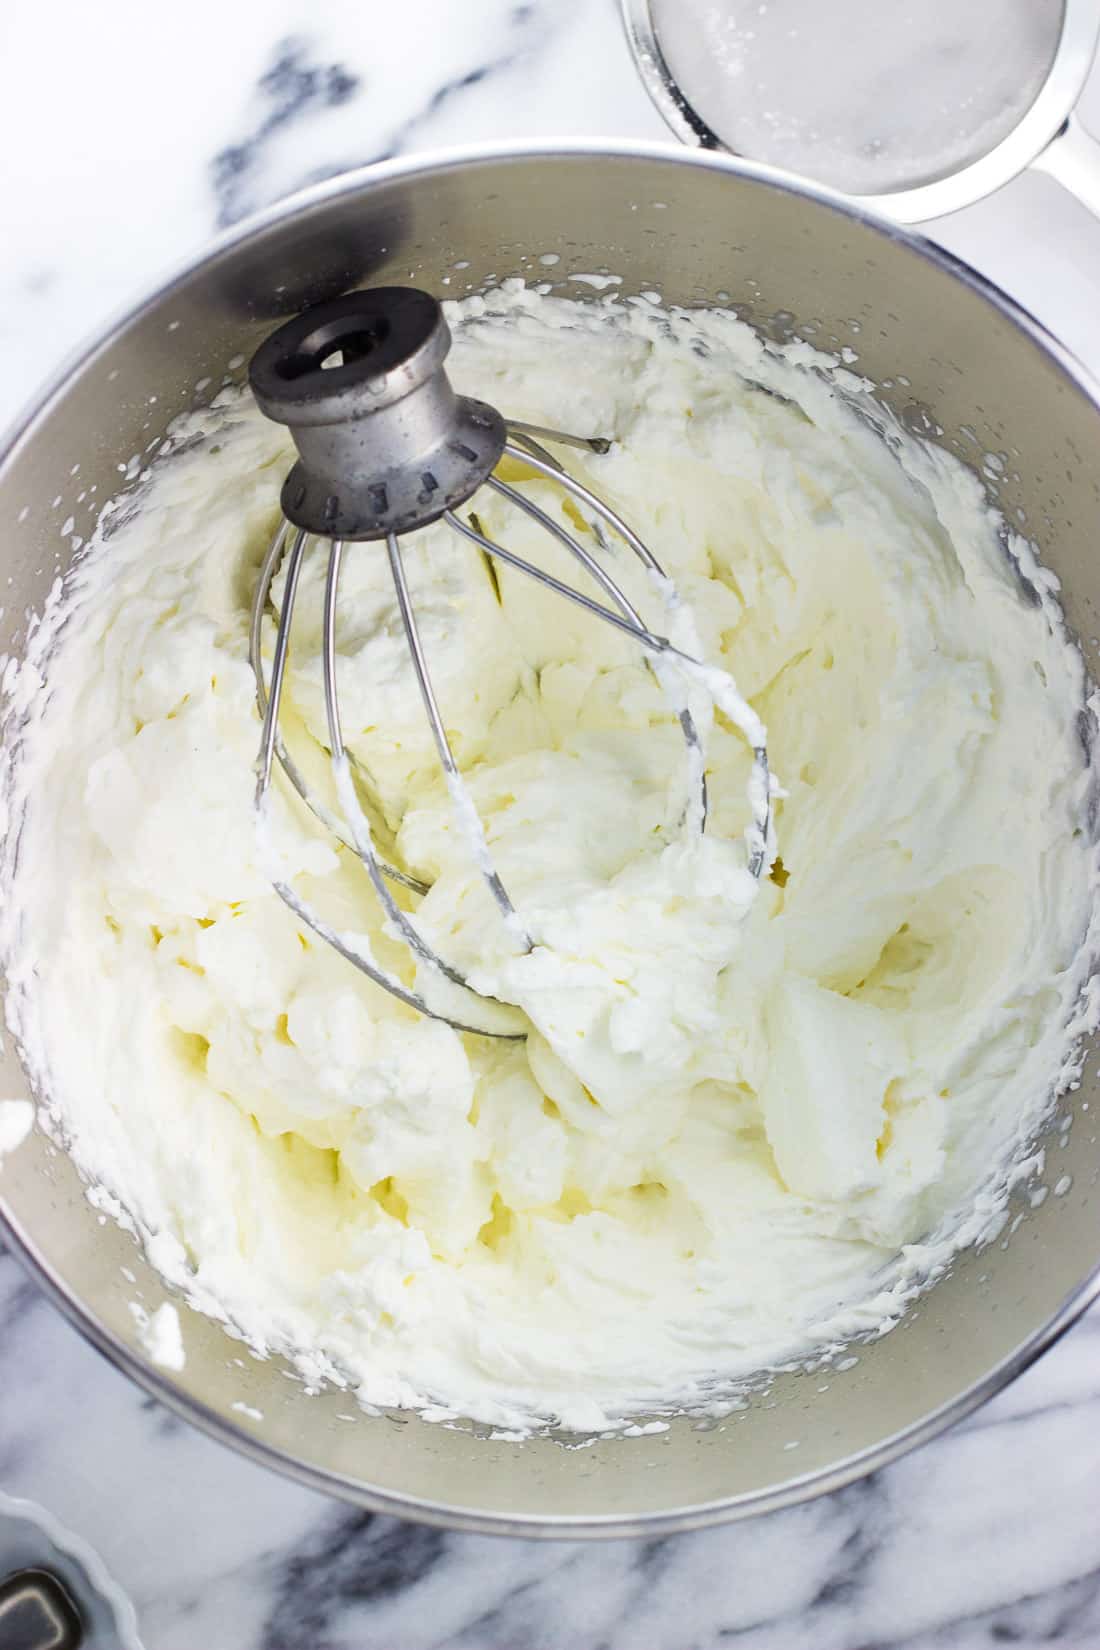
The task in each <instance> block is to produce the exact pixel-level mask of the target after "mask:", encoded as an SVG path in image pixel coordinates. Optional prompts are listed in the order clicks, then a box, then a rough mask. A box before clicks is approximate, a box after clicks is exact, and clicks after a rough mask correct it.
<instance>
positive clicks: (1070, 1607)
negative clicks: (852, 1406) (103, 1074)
mask: <svg viewBox="0 0 1100 1650" xmlns="http://www.w3.org/2000/svg"><path fill="white" fill-rule="evenodd" d="M804 3H809V0H804ZM0 41H2V42H3V47H2V50H0V154H2V155H3V156H4V165H3V178H4V185H3V198H4V216H5V227H6V234H5V236H4V239H3V243H2V245H0V360H2V361H3V366H4V370H3V373H2V374H0V423H2V422H4V421H6V419H7V418H9V417H11V416H13V415H14V414H15V413H16V412H17V410H18V407H19V405H20V403H21V402H22V401H24V400H25V399H26V398H27V397H28V396H30V395H31V394H32V393H33V391H34V389H35V386H36V384H37V382H39V381H40V380H41V379H42V378H43V377H44V376H45V375H46V374H47V373H48V372H50V371H51V370H52V369H53V368H54V367H55V365H56V364H57V362H58V361H59V360H60V359H61V358H62V357H63V355H64V354H65V353H66V352H67V351H68V350H69V349H70V348H72V347H73V346H74V345H75V344H76V343H77V342H78V341H79V340H80V338H81V337H82V336H83V335H85V334H86V333H88V332H89V331H90V330H91V329H92V328H94V327H96V326H98V325H99V324H100V323H101V322H102V321H103V320H104V319H105V318H106V317H107V316H109V315H110V314H111V313H112V312H113V311H115V310H117V309H119V308H121V307H122V306H123V305H125V304H126V303H127V302H128V301H129V300H131V299H132V298H134V297H135V296H137V295H138V294H139V293H140V292H141V291H142V289H143V288H144V287H145V286H147V285H148V284H149V283H150V282H151V281H152V280H153V279H154V278H155V277H156V276H157V275H158V274H159V273H161V272H162V271H163V270H165V269H166V268H167V267H169V266H171V265H172V264H173V263H174V262H176V261H178V260H180V259H182V258H183V257H185V256H187V255H188V254H189V253H191V252H193V251H195V250H197V249H198V248H199V247H200V246H201V245H202V243H203V242H204V240H206V239H207V238H209V237H210V236H211V235H212V234H213V233H214V232H215V231H216V230H217V229H218V228H219V227H223V226H225V225H227V224H230V223H233V222H235V221H236V220H238V219H239V218H241V217H242V216H244V215H245V214H247V213H248V212H250V211H252V210H253V209H255V208H256V207H258V206H260V205H262V204H264V203H265V202H267V201H270V200H272V199H274V198H276V197H277V196H279V195H281V194H284V193H286V192H287V191H288V190H290V189H292V188H294V187H296V186H297V185H299V184H301V183H304V182H308V181H312V180H314V179H317V178H319V177H324V176H328V175H330V174H331V173H334V172H338V171H341V170H343V169H344V168H346V167H349V166H353V165H360V164H363V163H365V162H370V161H374V160H378V159H381V158H383V157H385V156H389V155H396V154H402V153H408V152H411V151H413V150H418V149H425V148H433V147H439V146H445V145H448V144H455V143H469V142H474V141H477V140H479V139H501V138H510V137H536V136H539V135H563V134H585V135H593V134H597V135H610V136H626V137H642V138H649V139H658V140H661V139H664V138H665V137H666V136H667V134H666V132H665V130H664V127H663V126H662V124H661V122H660V120H659V118H658V116H657V115H656V114H655V112H654V111H653V109H652V108H651V106H650V104H649V101H648V99H647V97H646V95H645V93H644V92H643V90H642V89H641V86H640V84H639V83H638V81H637V79H636V77H635V75H634V71H633V67H632V64H631V61H630V58H629V55H628V52H627V49H626V46H625V43H624V40H623V38H622V35H621V31H620V26H619V21H618V13H617V8H616V5H615V3H614V0H477V3H476V4H474V5H466V6H463V7H459V6H457V5H455V4H454V3H453V0H452V3H450V4H449V3H448V0H403V4H402V5H401V6H400V7H389V6H387V7H385V8H383V6H382V5H381V3H380V0H361V3H360V4H358V5H356V6H354V7H353V6H349V5H348V4H347V3H346V0H312V4H311V5H309V6H306V5H304V4H302V0H264V3H263V4H262V5H261V4H260V3H259V0H236V4H227V3H226V0H189V4H188V5H187V6H186V7H173V8H151V7H149V6H148V5H147V4H146V3H144V0H142V3H141V4H138V0H112V3H111V4H109V5H107V6H105V7H92V6H84V5H81V4H79V0H39V3H38V4H37V5H28V4H23V5H21V6H18V7H9V8H7V9H6V10H5V12H4V15H3V19H2V21H0ZM1084 113H1085V116H1086V120H1089V119H1090V117H1091V124H1092V125H1093V126H1097V125H1100V121H1098V119H1097V115H1098V114H1100V77H1098V76H1095V75H1094V77H1093V81H1092V83H1091V85H1090V87H1089V88H1088V90H1087V92H1086V101H1085V105H1084ZM932 232H933V233H934V234H935V236H936V238H938V239H939V240H941V241H943V242H944V243H945V244H947V245H948V246H950V247H951V248H952V249H953V250H955V251H956V252H958V253H960V254H961V255H962V256H964V257H966V258H968V259H969V260H970V261H971V262H972V263H974V264H975V265H977V266H978V267H979V268H981V269H982V270H984V271H985V272H987V273H988V274H990V275H992V276H993V278H994V279H996V280H997V281H998V282H1000V284H1001V285H1002V286H1004V287H1006V288H1007V289H1008V290H1009V291H1011V292H1012V293H1013V294H1014V295H1015V296H1016V297H1017V298H1018V299H1020V300H1021V301H1022V302H1023V303H1024V304H1025V305H1027V306H1028V307H1029V308H1030V309H1031V310H1032V311H1033V312H1034V313H1035V314H1036V315H1038V316H1039V318H1040V319H1041V320H1043V321H1045V322H1046V323H1047V325H1048V326H1050V327H1051V328H1052V329H1053V330H1054V331H1056V332H1057V333H1058V334H1059V335H1060V337H1061V338H1062V339H1063V340H1064V341H1065V342H1066V343H1067V344H1068V345H1069V346H1070V347H1071V348H1072V349H1074V350H1075V351H1076V352H1077V353H1078V354H1079V355H1080V356H1081V358H1082V359H1083V360H1085V361H1086V362H1087V363H1088V364H1090V365H1091V366H1092V368H1093V370H1094V371H1097V372H1100V224H1098V223H1095V222H1093V221H1092V220H1091V219H1089V218H1088V217H1087V216H1086V214H1085V213H1084V212H1083V210H1082V209H1081V208H1080V207H1079V206H1077V205H1076V203H1075V202H1073V201H1072V200H1070V199H1069V198H1068V197H1064V196H1062V195H1060V194H1059V192H1058V190H1057V188H1056V186H1055V185H1054V184H1052V183H1050V182H1049V181H1048V180H1047V179H1045V178H1043V177H1039V176H1029V177H1025V178H1022V179H1020V180H1018V181H1017V182H1016V183H1014V184H1012V185H1010V186H1009V187H1008V188H1007V189H1006V190H1004V191H1002V192H1001V194H1000V195H999V196H997V197H996V198H995V199H993V200H991V201H988V202H985V203H983V204H982V205H980V206H977V207H974V208H971V209H970V210H969V211H967V212H965V213H962V214H959V215H957V216H956V217H955V218H953V219H951V220H949V221H947V222H944V223H942V224H940V225H938V226H936V228H935V229H934V230H933V231H932ZM1098 1475H1100V1316H1098V1315H1097V1314H1096V1313H1094V1314H1093V1315H1092V1316H1091V1317H1090V1318H1087V1319H1086V1320H1085V1321H1083V1322H1082V1323H1081V1324H1080V1325H1078V1327H1077V1328H1076V1329H1074V1330H1073V1331H1071V1333H1070V1334H1068V1335H1067V1336H1066V1337H1065V1338H1064V1339H1063V1340H1062V1341H1061V1342H1060V1343H1059V1344H1058V1345H1057V1346H1056V1347H1054V1348H1053V1350H1052V1351H1050V1352H1049V1353H1048V1354H1047V1355H1046V1357H1045V1358H1044V1359H1043V1360H1042V1361H1041V1362H1040V1363H1039V1364H1038V1365H1036V1366H1035V1367H1034V1368H1033V1369H1032V1370H1031V1371H1029V1372H1028V1373H1027V1374H1026V1375H1025V1376H1024V1377H1022V1378H1021V1379H1020V1380H1019V1381H1017V1382H1016V1383H1015V1385H1014V1386H1013V1387H1012V1388H1011V1389H1010V1390H1009V1391H1007V1392H1006V1393H1004V1394H1003V1395H1002V1396H1001V1397H1000V1398H998V1399H997V1400H995V1401H994V1402H993V1403H992V1404H990V1405H988V1406H987V1407H986V1408H984V1409H983V1410H981V1411H980V1412H979V1413H978V1414H977V1415H976V1416H975V1417H973V1418H972V1419H971V1420H970V1421H969V1422H967V1423H965V1424H963V1425H961V1426H959V1427H956V1428H955V1429H954V1430H953V1431H951V1432H950V1433H948V1434H947V1435H946V1436H944V1437H942V1438H940V1439H939V1440H938V1441H936V1442H935V1443H933V1444H931V1445H929V1446H927V1447H926V1448H924V1449H923V1450H921V1451H919V1452H918V1453H916V1454H915V1455H912V1456H910V1457H908V1458H907V1459H905V1460H902V1461H900V1462H898V1463H896V1464H895V1465H894V1466H892V1467H890V1468H888V1469H886V1470H885V1471H883V1472H881V1473H879V1474H877V1475H875V1476H874V1477H873V1478H872V1479H869V1480H866V1481H864V1482H863V1483H860V1484H856V1485H854V1486H852V1487H851V1488H849V1489H846V1490H844V1491H842V1492H840V1493H839V1494H837V1495H835V1496H832V1497H830V1498H827V1499H823V1500H819V1501H816V1502H814V1503H811V1504H810V1505H807V1506H804V1507H799V1508H795V1509H792V1510H790V1511H787V1512H784V1513H780V1514H775V1515H773V1516H771V1517H768V1518H765V1519H759V1520H756V1521H754V1522H751V1523H749V1524H743V1525H737V1526H732V1527H729V1528H725V1529H719V1530H714V1531H709V1532H705V1533H702V1534H698V1535H692V1536H681V1537H672V1538H667V1539H662V1540H658V1541H652V1542H639V1541H635V1542H621V1543H613V1544H608V1545H599V1544H597V1545H591V1546H586V1545H581V1544H578V1543H566V1544H548V1545H543V1544H537V1543H530V1542H519V1541H501V1540H495V1539H490V1538H482V1537H472V1536H460V1535H455V1534H448V1533H444V1532H440V1531H435V1530H429V1529H424V1528H418V1527H414V1526H411V1525H403V1524H399V1523H396V1522H394V1521H392V1520H389V1519H385V1518H381V1517H374V1516H371V1515H369V1514H365V1513H360V1512H356V1511H353V1510H351V1509H348V1508H346V1507H343V1506H341V1505H338V1504H337V1503H334V1502H329V1501H326V1500H324V1499H322V1498H321V1497H319V1496H316V1495H314V1494H311V1493H310V1492H308V1491H305V1490H302V1489H300V1488H298V1487H296V1486H294V1485H292V1484H290V1483H288V1482H284V1481H283V1480H281V1479H279V1478H276V1477H273V1476H271V1475H269V1474H268V1473H266V1472H264V1471H262V1470H260V1469H259V1468H256V1467H254V1466H251V1465H249V1464H247V1463H246V1462H244V1461H242V1460H239V1459H238V1458H237V1457H235V1456H234V1455H233V1454H231V1453H230V1452H229V1451H227V1450H225V1449H223V1448H221V1447H219V1446H217V1445H215V1444H213V1443H211V1442H209V1441H208V1440H207V1439H206V1438H204V1437H202V1436H200V1435H199V1434H198V1433H196V1432H194V1431H192V1430H191V1429H190V1428H188V1427H187V1426H185V1425H184V1424H183V1423H182V1422H180V1421H178V1420H176V1419H175V1418H174V1417H173V1416H172V1415H170V1414H168V1413H167V1412H166V1411H165V1410H163V1409H162V1408H160V1407H159V1406H158V1405H156V1404H155V1403H154V1402H153V1401H152V1400H150V1399H148V1398H145V1397H144V1396H143V1395H142V1394H141V1393H140V1392H139V1391H138V1390H137V1389H136V1388H134V1387H133V1386H131V1385H130V1384H129V1382H128V1381H126V1380H125V1379H124V1378H123V1377H122V1376H121V1375H119V1374H118V1373H117V1372H116V1371H115V1370H113V1369H112V1368H110V1367H109V1366H108V1365H107V1364H106V1363H104V1362H103V1361H102V1360H101V1359H100V1358H99V1357H98V1356H97V1355H96V1354H95V1353H93V1352H92V1351H91V1350H90V1349H89V1348H88V1347H87V1346H86V1345H85V1344H84V1343H83V1342H82V1341H81V1339H80V1338H79V1336H78V1335H77V1334H76V1332H75V1331H74V1330H73V1329H71V1328H70V1327H69V1326H68V1324H66V1323H65V1322H63V1320H62V1319H61V1318H60V1316H59V1315H58V1314H57V1313H55V1312H54V1310H53V1309H52V1308H51V1307H50V1306H49V1305H47V1303H46V1302H45V1300H44V1299H42V1298H41V1297H40V1296H39V1295H38V1294H37V1293H36V1292H35V1290H34V1289H33V1287H32V1286H31V1285H30V1284H29V1283H27V1282H26V1281H25V1280H24V1278H23V1275H22V1273H21V1272H20V1270H19V1269H18V1267H17V1265H16V1263H15V1261H14V1260H13V1259H12V1258H11V1257H10V1256H8V1255H3V1254H0V1487H2V1488H3V1489H5V1490H7V1491H8V1492H10V1493H12V1494H14V1495H20V1496H26V1497H29V1498H31V1499H33V1500H36V1501H38V1502H40V1503H42V1504H43V1505H45V1506H46V1507H48V1508H49V1509H50V1511H51V1512H52V1513H54V1514H55V1515H56V1516H57V1517H58V1518H59V1519H60V1520H61V1521H62V1522H63V1523H64V1524H66V1525H68V1526H69V1527H70V1528H71V1529H72V1530H74V1531H76V1532H77V1533H78V1534H79V1535H81V1536H83V1537H84V1538H86V1539H87V1540H88V1541H89V1542H91V1544H92V1545H93V1546H94V1547H95V1548H97V1549H98V1551H99V1552H100V1553H101V1555H102V1556H103V1558H104V1559H105V1561H106V1563H107V1565H108V1567H109V1568H110V1570H111V1571H112V1572H113V1574H114V1575H115V1576H116V1577H117V1578H118V1580H119V1581H120V1582H121V1584H122V1586H123V1587H124V1588H125V1589H126V1590H127V1592H128V1593H129V1594H130V1596H131V1597H132V1599H133V1601H134V1603H135V1605H136V1608H137V1612H138V1618H139V1623H140V1628H141V1632H142V1636H143V1639H144V1641H145V1644H146V1646H147V1650H428V1647H432V1650H566V1647H567V1646H568V1647H569V1650H717V1646H719V1645H726V1644H736V1645H739V1646H745V1647H746V1650H796V1647H799V1646H802V1645H807V1646H809V1645H812V1646H814V1647H815V1650H870V1647H885V1646H899V1647H900V1646H904V1647H905V1650H933V1647H935V1650H987V1647H990V1650H991V1647H993V1646H996V1645H1001V1644H1006V1643H1011V1644H1014V1645H1018V1646H1023V1647H1024V1650H1031V1647H1038V1646H1040V1645H1047V1644H1052V1643H1057V1644H1058V1645H1060V1646H1065V1647H1068V1650H1086V1647H1094V1646H1096V1645H1098V1644H1100V1567H1098V1561H1100V1543H1098V1537H1100V1514H1098V1510H1097V1497H1096V1483H1097V1480H1098Z"/></svg>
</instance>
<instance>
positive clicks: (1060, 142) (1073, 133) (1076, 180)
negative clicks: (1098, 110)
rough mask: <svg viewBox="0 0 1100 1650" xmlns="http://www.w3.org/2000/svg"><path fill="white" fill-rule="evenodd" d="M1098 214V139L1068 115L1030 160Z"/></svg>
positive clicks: (1036, 168) (1095, 214)
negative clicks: (1052, 136)
mask: <svg viewBox="0 0 1100 1650" xmlns="http://www.w3.org/2000/svg"><path fill="white" fill-rule="evenodd" d="M1031 165H1032V167H1033V168H1034V170H1035V171H1036V172H1045V173H1046V175H1047V176H1048V177H1050V178H1053V179H1054V181H1055V183H1059V184H1061V186H1062V188H1063V189H1065V190H1068V192H1069V193H1070V194H1071V195H1073V196H1074V197H1075V199H1077V200H1079V201H1080V202H1081V205H1082V206H1084V207H1086V208H1087V210H1088V211H1089V212H1091V213H1092V215H1093V217H1094V218H1100V142H1097V140H1096V138H1094V137H1093V136H1092V135H1091V133H1089V132H1086V130H1085V128H1084V127H1083V126H1082V125H1081V122H1080V121H1079V120H1078V118H1077V116H1076V115H1075V114H1074V115H1070V117H1069V119H1068V120H1067V121H1066V123H1065V125H1064V126H1063V127H1062V130H1061V131H1060V132H1059V133H1058V135H1057V137H1054V138H1052V139H1051V141H1050V142H1049V143H1048V144H1047V146H1046V148H1045V149H1044V150H1043V152H1042V154H1041V155H1037V156H1036V157H1035V159H1034V160H1033V161H1032V163H1031Z"/></svg>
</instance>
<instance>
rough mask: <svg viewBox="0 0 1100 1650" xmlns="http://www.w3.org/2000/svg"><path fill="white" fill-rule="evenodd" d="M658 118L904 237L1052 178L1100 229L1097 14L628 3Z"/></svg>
mask: <svg viewBox="0 0 1100 1650" xmlns="http://www.w3.org/2000/svg"><path fill="white" fill-rule="evenodd" d="M622 6H623V14H624V18H625V21H626V28H627V36H628V38H629V40H630V44H631V47H632V49H633V51H634V55H635V58H636V60H637V64H638V67H639V70H640V72H641V75H642V78H643V80H644V82H645V84H646V87H647V89H648V91H649V93H650V95H651V96H652V98H653V100H654V102H655V103H656V105H657V107H658V109H659V110H660V112H661V113H662V115H663V116H664V118H665V119H666V120H667V121H668V123H669V125H670V126H671V127H672V128H673V130H674V131H675V132H676V133H677V134H678V136H680V137H681V138H683V139H684V141H685V142H689V143H693V144H697V145H699V146H701V147H703V148H708V149H725V150H729V151H730V152H732V153H734V154H738V155H743V156H745V157H746V158H747V159H750V160H755V161H762V162H764V163H766V164H768V165H773V166H780V167H783V168H784V169H785V170H788V171H792V172H798V173H801V174H803V175H804V176H806V177H810V178H813V179H814V180H815V181H816V182H818V183H823V184H826V185H828V186H829V187H831V188H833V189H838V190H840V191H842V192H843V193H845V194H847V195H849V196H854V197H856V198H857V199H861V200H864V201H865V202H866V203H867V204H869V205H873V206H875V207H876V208H877V209H878V210H879V211H883V212H886V213H888V214H889V215H890V216H892V217H894V218H896V219H898V220H899V221H900V222H903V223H919V222H922V221H925V220H927V219H929V218H934V217H940V216H943V215H944V214H945V213H948V212H955V211H958V210H959V208H960V207H964V206H969V205H971V204H972V203H973V202H974V201H976V200H980V199H981V198H982V197H983V196H985V195H988V194H990V193H992V191H993V190H995V189H998V188H1000V186H1001V185H1002V184H1004V183H1007V182H1008V181H1009V180H1010V179H1011V178H1013V177H1015V176H1016V174H1017V173H1018V172H1021V171H1022V170H1023V169H1024V168H1025V167H1027V166H1029V165H1032V164H1038V165H1039V166H1040V167H1041V168H1042V169H1043V170H1045V171H1047V172H1049V173H1050V174H1051V175H1052V176H1054V177H1055V178H1057V179H1058V181H1059V182H1060V183H1062V184H1063V185H1064V186H1065V187H1066V188H1068V189H1069V190H1070V191H1071V192H1072V193H1074V194H1075V195H1077V196H1078V198H1079V199H1081V200H1082V201H1083V202H1084V204H1085V205H1086V206H1089V207H1090V209H1091V210H1092V211H1094V212H1097V213H1098V214H1100V155H1098V153H1097V150H1096V145H1095V144H1094V142H1093V140H1092V139H1091V138H1090V137H1089V136H1088V134H1087V133H1086V132H1085V131H1084V130H1083V128H1081V127H1080V126H1079V125H1078V124H1077V122H1076V121H1075V120H1074V119H1073V118H1072V113H1073V109H1074V107H1075V105H1076V103H1077V100H1078V98H1079V96H1080V93H1081V90H1082V88H1083V86H1084V83H1085V80H1086V79H1087V77H1088V73H1089V70H1090V68H1091V66H1092V61H1093V56H1094V53H1095V49H1096V40H1097V31H1098V27H1100V6H1098V5H1097V0H967V3H966V4H963V5H960V4H959V3H958V0H920V3H919V4H918V3H917V0H889V3H888V4H886V5H883V4H882V0H829V4H827V5H823V4H820V3H819V0H622Z"/></svg>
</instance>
